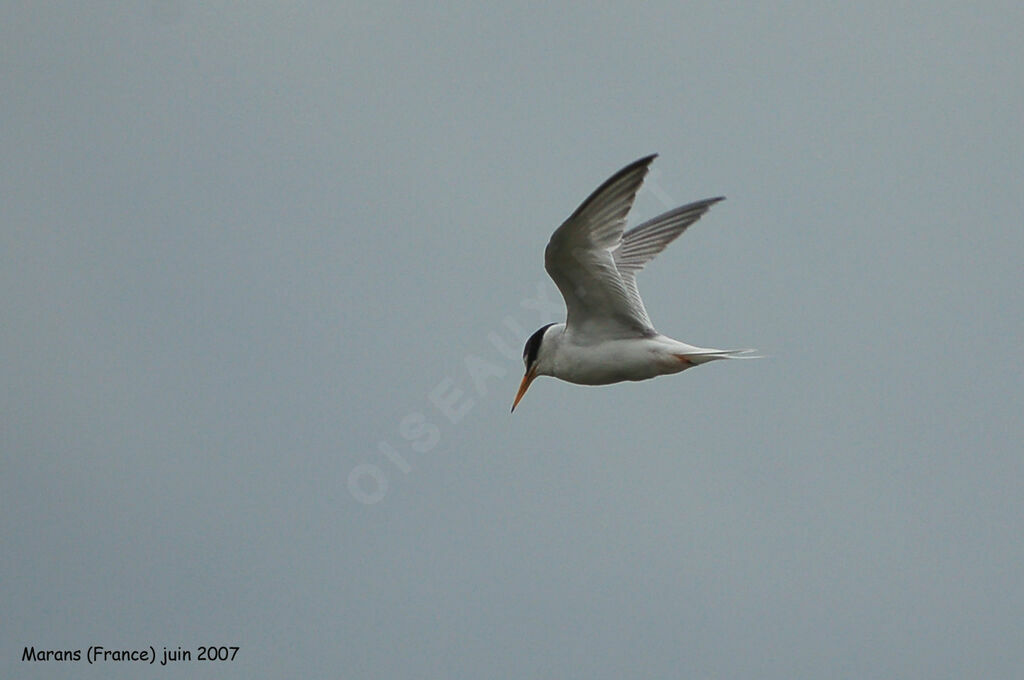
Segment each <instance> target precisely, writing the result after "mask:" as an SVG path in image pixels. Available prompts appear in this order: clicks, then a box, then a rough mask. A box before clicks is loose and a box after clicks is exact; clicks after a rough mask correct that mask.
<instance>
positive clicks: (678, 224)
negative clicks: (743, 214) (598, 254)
mask: <svg viewBox="0 0 1024 680" xmlns="http://www.w3.org/2000/svg"><path fill="white" fill-rule="evenodd" d="M724 200H725V197H724V196H719V197H717V198H705V199H704V200H703V201H696V202H694V203H690V204H688V205H684V206H682V207H680V208H675V209H673V210H669V211H668V212H667V213H664V214H661V215H658V216H657V217H655V218H654V219H652V220H648V221H647V222H644V223H643V224H641V225H639V226H636V227H633V228H632V229H630V230H629V231H627V232H626V233H625V234H623V236H622V242H621V243H620V245H619V247H618V248H616V249H615V250H614V251H613V252H612V259H613V261H614V262H615V268H616V270H617V271H618V272H619V276H620V277H621V279H622V284H623V286H624V287H625V289H626V294H627V295H628V296H629V300H630V304H631V305H632V306H633V307H634V308H636V309H639V310H640V311H641V312H643V315H644V317H645V318H647V323H648V325H650V318H649V317H647V310H646V309H645V308H644V302H643V300H641V299H640V292H639V291H638V290H637V288H636V275H637V272H639V271H640V270H641V269H643V268H644V265H646V264H647V263H648V262H650V261H651V260H653V259H654V257H655V256H656V255H657V254H658V253H660V252H661V251H663V250H665V248H666V246H668V244H669V243H672V241H674V240H676V238H678V237H679V235H680V234H682V233H683V232H684V231H686V228H687V227H689V226H690V225H691V224H693V223H694V222H696V221H697V220H699V219H700V218H701V216H703V215H704V213H706V212H707V211H708V210H709V209H710V208H711V206H713V205H714V204H715V203H718V202H719V201H724Z"/></svg>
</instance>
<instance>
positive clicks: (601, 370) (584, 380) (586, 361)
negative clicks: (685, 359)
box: [554, 338, 686, 385]
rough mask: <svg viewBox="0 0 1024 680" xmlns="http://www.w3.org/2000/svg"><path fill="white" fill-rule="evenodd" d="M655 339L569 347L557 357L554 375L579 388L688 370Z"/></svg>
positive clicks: (563, 348)
mask: <svg viewBox="0 0 1024 680" xmlns="http://www.w3.org/2000/svg"><path fill="white" fill-rule="evenodd" d="M662 345H663V343H660V342H658V341H657V340H655V339H649V338H636V339H625V340H607V341H605V342H601V343H598V344H594V345H586V346H580V345H574V344H566V345H563V346H561V347H559V351H558V353H557V355H556V357H555V362H554V369H555V370H554V375H555V377H556V378H560V379H562V380H565V381H567V382H571V383H576V384H579V385H608V384H610V383H617V382H623V381H625V380H647V379H648V378H653V377H655V376H659V375H665V374H667V373H678V372H679V371H681V370H683V369H684V368H686V366H685V365H684V364H682V363H681V362H680V361H679V360H678V359H676V358H675V357H673V356H672V355H671V354H669V353H668V351H667V348H666V347H663V346H662Z"/></svg>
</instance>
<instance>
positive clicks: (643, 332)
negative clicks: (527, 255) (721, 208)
mask: <svg viewBox="0 0 1024 680" xmlns="http://www.w3.org/2000/svg"><path fill="white" fill-rule="evenodd" d="M656 157H657V155H656V154H655V155H651V156H646V157H644V158H641V159H639V160H637V161H634V162H633V163H631V164H629V165H627V166H626V167H624V168H623V169H622V170H619V171H618V172H617V173H615V174H614V175H612V176H611V178H609V179H608V180H607V181H605V183H604V184H602V185H601V186H600V187H598V188H597V189H596V190H595V191H594V192H593V193H592V194H590V196H588V197H587V199H586V200H585V201H583V203H582V204H580V207H578V208H577V209H576V211H575V212H573V214H572V215H570V216H569V219H567V220H566V221H565V222H563V223H562V225H561V226H560V227H558V229H556V230H555V233H554V234H552V236H551V240H550V241H549V242H548V246H547V248H546V249H545V251H544V268H545V269H546V270H547V272H548V274H549V275H550V276H551V278H552V279H553V280H554V282H555V285H556V286H558V290H559V291H561V293H562V297H563V298H565V306H566V310H567V318H566V327H567V329H568V331H569V332H570V333H571V334H572V336H573V338H574V341H575V342H577V343H580V344H586V343H588V342H599V341H601V340H605V339H610V338H622V337H638V336H649V335H653V334H654V333H655V332H656V331H655V330H654V327H653V325H652V324H651V319H650V317H649V316H648V315H647V310H646V309H645V308H644V303H643V300H641V298H640V293H639V291H638V290H637V286H636V275H637V272H639V271H640V270H641V269H643V267H644V265H646V264H647V263H648V262H650V261H651V260H652V259H653V258H654V257H655V256H656V255H657V254H658V253H660V252H661V251H663V250H664V249H665V247H666V246H668V244H669V243H671V242H672V241H674V240H675V239H676V238H678V236H679V235H680V234H682V233H683V232H684V231H685V230H686V228H687V227H689V226H690V225H691V224H693V223H694V222H696V221H697V220H698V219H700V217H701V216H702V215H703V214H704V213H706V212H707V211H708V209H709V208H710V207H711V206H712V205H714V204H715V203H717V202H718V201H721V200H723V199H722V197H718V198H708V199H705V200H703V201H697V202H695V203H690V204H689V205H684V206H682V207H680V208H675V209H674V210H670V211H668V212H666V213H664V214H662V215H659V216H658V217H655V218H654V219H652V220H648V221H647V222H644V223H643V224H641V225H639V226H637V227H635V228H633V229H631V230H629V231H628V232H626V233H625V234H624V233H623V231H624V229H625V224H626V216H627V215H628V214H629V211H630V209H631V208H632V207H633V202H634V201H635V200H636V195H637V192H638V191H639V190H640V186H641V185H642V184H643V181H644V177H646V175H647V171H648V168H649V166H650V164H651V162H652V161H653V160H654V159H655V158H656Z"/></svg>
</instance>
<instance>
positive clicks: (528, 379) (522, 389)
mask: <svg viewBox="0 0 1024 680" xmlns="http://www.w3.org/2000/svg"><path fill="white" fill-rule="evenodd" d="M536 377H537V369H531V370H529V371H527V372H526V375H524V376H523V382H521V383H519V393H518V394H516V400H515V401H513V402H512V411H510V413H512V412H515V410H516V406H518V405H519V400H520V399H522V398H523V395H524V394H526V390H527V389H528V388H529V387H530V383H532V382H533V379H534V378H536Z"/></svg>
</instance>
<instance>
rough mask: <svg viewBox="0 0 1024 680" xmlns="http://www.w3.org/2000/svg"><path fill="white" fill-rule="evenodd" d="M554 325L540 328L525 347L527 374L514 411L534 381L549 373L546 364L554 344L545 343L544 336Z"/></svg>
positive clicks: (513, 406)
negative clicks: (539, 376)
mask: <svg viewBox="0 0 1024 680" xmlns="http://www.w3.org/2000/svg"><path fill="white" fill-rule="evenodd" d="M554 325H555V324H553V323H549V324H547V325H545V326H541V327H540V328H538V329H537V330H536V332H534V334H533V335H531V336H530V339H529V340H527V341H526V345H525V346H524V347H523V365H524V366H525V367H526V373H525V375H523V382H521V383H519V392H518V393H517V394H516V400H515V401H514V402H512V410H513V411H515V410H516V406H518V405H519V400H520V399H522V398H523V395H524V394H526V390H527V388H529V387H530V383H532V382H533V379H534V378H536V377H537V376H538V375H544V374H546V373H548V372H549V371H548V370H546V369H547V366H546V364H547V359H548V355H549V350H550V349H551V344H552V343H551V342H550V341H549V342H547V343H545V342H544V336H545V334H546V333H547V332H548V330H549V329H550V328H551V327H552V326H554Z"/></svg>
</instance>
